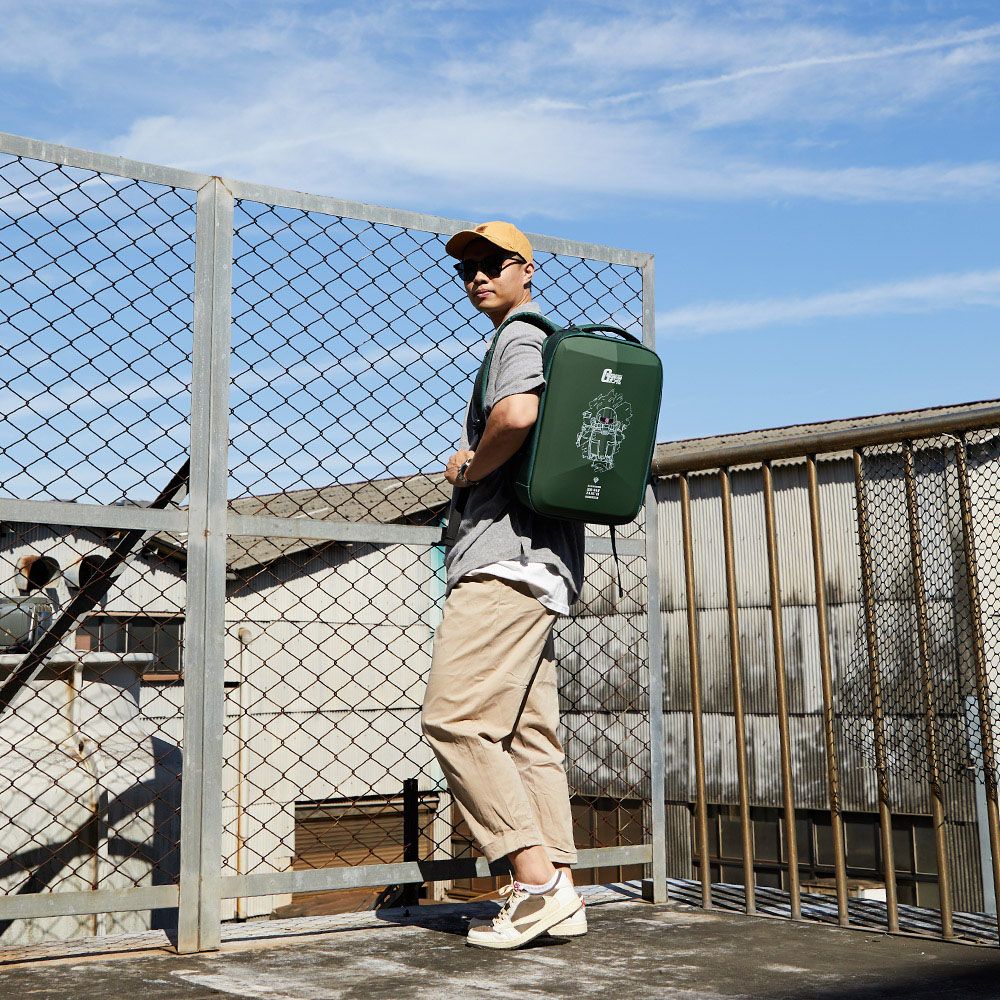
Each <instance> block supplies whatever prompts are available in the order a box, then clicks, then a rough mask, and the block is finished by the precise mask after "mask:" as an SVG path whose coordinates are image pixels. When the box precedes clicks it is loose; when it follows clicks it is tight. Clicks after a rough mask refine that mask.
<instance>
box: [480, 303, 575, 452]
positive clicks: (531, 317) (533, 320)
mask: <svg viewBox="0 0 1000 1000" xmlns="http://www.w3.org/2000/svg"><path fill="white" fill-rule="evenodd" d="M517 322H524V323H530V324H531V325H532V326H537V327H538V328H539V329H540V330H543V331H544V332H545V333H546V334H551V333H555V332H557V331H558V330H561V329H562V327H561V326H560V325H559V324H558V323H553V322H552V320H550V319H549V318H548V317H546V316H542V315H541V313H536V312H519V313H515V314H514V315H513V316H509V317H508V318H507V319H505V320H504V321H503V322H502V323H501V324H500V325H499V326H498V327H497V331H496V333H495V334H493V339H492V340H491V341H490V346H489V347H488V348H487V350H486V356H485V357H484V358H483V363H482V364H481V365H480V366H479V372H478V373H477V374H476V382H475V385H474V387H473V390H472V415H473V419H474V420H475V423H476V429H477V431H478V433H479V434H480V435H481V434H482V433H483V428H484V427H485V425H486V387H487V385H488V384H489V381H490V367H491V366H492V364H493V352H494V351H495V350H496V347H497V344H498V343H499V342H500V334H501V333H503V331H504V330H505V329H506V328H507V326H508V325H509V324H511V323H517Z"/></svg>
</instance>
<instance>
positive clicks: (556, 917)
mask: <svg viewBox="0 0 1000 1000" xmlns="http://www.w3.org/2000/svg"><path fill="white" fill-rule="evenodd" d="M582 906H583V900H582V899H580V898H579V897H577V899H576V900H575V901H574V902H573V903H567V904H566V905H565V906H562V907H560V908H559V909H558V910H556V911H554V912H553V913H552V914H550V919H548V920H545V921H541V920H540V921H539V922H538V924H536V925H535V926H534V927H532V928H531V930H530V931H528V932H527V933H525V934H522V935H520V936H519V937H517V938H514V939H513V940H508V941H504V940H501V939H495V940H492V941H491V940H490V939H489V938H486V939H485V940H476V939H475V938H472V937H467V938H466V939H465V943H466V944H468V945H471V946H472V947H473V948H492V949H493V950H495V951H509V950H512V949H514V948H523V947H524V945H526V944H529V943H530V942H531V941H534V940H535V938H537V937H541V936H542V935H543V934H544V933H545V932H546V931H548V930H551V929H552V928H553V927H555V926H556V924H561V923H562V922H563V921H564V920H566V919H567V917H571V916H573V914H574V913H576V911H577V910H579V909H580V907H582ZM539 925H540V926H539Z"/></svg>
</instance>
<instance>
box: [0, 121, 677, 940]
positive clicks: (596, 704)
mask: <svg viewBox="0 0 1000 1000" xmlns="http://www.w3.org/2000/svg"><path fill="white" fill-rule="evenodd" d="M0 149H2V150H4V151H5V152H3V153H2V154H0V205H2V206H3V214H2V215H0V337H2V343H0V348H2V349H3V351H4V352H5V354H6V358H7V359H8V361H7V362H5V367H4V370H3V377H2V384H0V401H2V405H3V413H4V421H3V425H2V431H0V433H2V435H3V437H2V440H0V483H2V486H0V493H2V494H3V496H2V497H0V509H2V514H0V518H2V521H0V524H2V534H0V567H2V569H3V573H2V579H0V595H2V596H0V616H2V617H0V642H2V646H3V648H2V649H0V684H2V691H0V842H2V843H3V845H4V848H5V850H4V855H5V856H6V861H5V863H4V866H3V867H2V868H0V885H2V888H3V892H4V895H3V896H2V897H0V921H2V923H0V928H2V934H0V948H2V947H3V946H6V945H8V944H19V943H23V942H25V941H34V940H42V939H45V938H50V939H51V938H66V939H68V938H72V937H77V936H80V935H82V934H107V933H112V932H114V931H120V930H135V929H140V928H143V927H151V926H152V927H157V926H162V927H170V926H176V927H177V928H178V931H177V934H178V938H177V943H178V947H179V948H180V950H182V951H187V950H195V949H198V948H207V947H212V946H213V945H214V944H215V943H217V941H218V936H219V928H218V924H219V920H220V919H227V918H232V917H236V918H244V917H250V916H264V915H272V914H278V915H293V914H297V913H315V912H332V911H336V910H343V909H352V908H357V907H370V906H374V905H384V904H386V903H387V902H391V901H393V900H398V899H400V898H406V899H411V900H412V899H414V898H415V896H414V894H415V892H416V887H417V886H419V885H420V884H421V883H426V887H425V888H424V890H423V894H424V895H426V896H427V898H428V900H430V899H437V900H440V899H444V898H447V897H448V896H449V895H450V896H451V898H465V897H468V896H469V895H475V894H478V893H481V892H482V891H488V889H489V888H490V887H491V886H492V882H491V879H492V877H493V876H492V874H491V873H490V872H489V869H488V867H487V866H486V864H485V860H484V859H482V858H478V857H477V853H478V852H476V851H475V850H474V848H473V845H471V843H470V841H469V838H468V833H467V831H466V830H464V829H463V825H462V823H461V822H460V820H459V817H458V815H457V812H456V811H455V809H454V807H453V804H452V802H451V799H450V797H449V795H448V791H447V786H446V784H445V782H444V781H443V778H442V776H441V773H440V771H439V769H438V767H437V763H436V761H435V760H434V758H433V754H432V753H431V751H430V749H429V748H428V747H427V746H426V745H425V744H424V742H423V739H422V737H421V734H420V731H419V710H420V704H421V701H422V697H423V685H424V681H425V677H426V673H427V670H428V668H429V663H430V650H431V644H432V640H433V634H434V628H435V626H436V624H437V621H438V619H439V617H440V613H441V605H442V601H443V597H444V574H443V550H442V548H441V546H440V536H441V523H442V519H443V518H444V516H445V514H446V513H447V505H448V502H449V499H450V488H449V487H448V486H447V483H446V481H445V480H444V477H443V474H442V471H441V470H442V469H443V466H444V463H445V460H446V458H447V457H448V456H449V455H450V454H451V452H452V451H453V450H454V448H455V447H456V443H457V438H458V430H459V423H460V419H461V417H462V414H463V412H464V406H465V403H466V399H467V396H468V393H469V391H470V388H471V380H472V377H473V375H474V373H475V371H476V369H477V367H478V364H479V359H480V358H481V356H482V353H483V350H484V348H485V344H486V333H487V332H488V326H489V324H488V323H486V322H485V320H484V319H483V318H480V317H475V314H474V310H473V309H472V307H471V306H470V305H469V304H468V302H467V300H466V299H465V295H464V290H463V287H462V286H461V284H460V283H458V282H457V281H456V280H455V275H454V272H453V270H452V268H451V261H450V259H449V258H448V257H447V256H446V255H445V253H444V243H445V242H446V240H447V237H448V235H449V234H450V233H451V232H454V231H456V230H457V229H459V228H461V224H459V223H457V222H455V223H452V222H448V221H447V220H439V219H431V218H427V217H421V216H415V215H411V214H407V213H400V212H393V211H390V210H384V209H373V208H369V207H367V206H359V205H348V204H345V203H342V202H336V201H333V200H332V199H324V198H318V197H317V198H313V197H310V196H303V195H297V194H293V193H291V192H283V191H278V190H274V189H263V188H258V187H255V186H252V185H245V184H239V183H237V182H230V181H226V182H221V181H219V180H218V179H213V178H208V177H201V176H198V175H193V174H186V173H183V172H181V171H173V170H167V169H165V168H158V167H153V166H150V165H147V164H137V163H129V162H126V161H119V160H114V159H112V158H108V157H102V156H98V155H96V154H89V153H85V152H81V151H76V150H66V149H61V148H54V147H49V146H43V145H42V144H37V143H33V142H31V141H28V140H20V139H16V138H15V137H2V138H0ZM536 247H537V256H536V263H537V265H538V272H537V276H536V283H535V297H536V300H538V301H539V302H540V304H541V305H542V308H543V309H544V310H545V311H546V312H547V313H548V314H549V315H550V316H552V317H554V318H556V319H558V320H560V321H562V322H564V323H569V322H572V321H578V322H579V321H590V322H595V321H601V320H605V321H606V320H609V319H610V320H611V321H612V322H614V323H616V324H618V325H621V326H623V327H626V328H627V329H630V330H632V331H633V332H636V333H645V336H646V339H647V342H648V341H649V340H650V338H651V305H652V291H651V265H650V263H649V261H648V258H646V257H645V256H644V255H641V254H633V253H629V252H625V251H615V250H605V249H604V248H598V247H588V246H583V245H576V244H569V243H566V242H564V241H558V240H552V239H547V238H544V237H540V238H538V239H537V241H536ZM643 521H644V517H643V516H640V518H639V519H638V520H637V521H636V522H635V523H634V524H633V525H628V526H625V528H623V529H622V531H621V532H620V537H621V541H620V542H619V552H620V557H621V570H622V577H623V583H624V593H623V595H622V597H621V599H620V600H617V601H616V600H615V599H614V588H613V580H614V579H615V567H614V564H613V562H612V561H611V559H610V558H609V553H610V547H609V545H608V540H607V539H606V538H604V537H602V536H601V534H600V533H599V532H595V533H594V534H592V535H591V536H590V538H589V539H588V557H587V559H588V565H587V586H586V589H585V592H584V594H583V595H581V599H580V601H579V602H578V604H577V605H576V606H575V607H574V609H573V613H572V615H571V617H569V618H567V619H564V620H562V621H561V622H560V623H559V626H558V628H557V634H556V638H555V642H556V651H557V656H558V659H559V662H560V677H561V687H562V711H563V730H562V738H563V743H564V748H565V752H566V765H567V770H568V773H569V775H570V784H571V789H572V794H573V804H574V816H575V818H576V821H577V824H578V826H577V836H578V845H579V846H580V847H581V848H583V849H584V853H583V860H582V862H581V863H582V864H585V865H590V866H591V869H592V870H591V871H590V878H592V879H598V878H605V879H607V878H608V877H610V876H612V875H614V876H615V877H617V878H620V877H623V875H626V874H627V875H637V874H641V873H643V872H644V871H645V870H646V868H647V866H648V865H649V864H650V863H651V861H652V859H653V848H652V846H651V841H652V840H653V838H654V831H653V825H654V822H655V818H656V816H655V814H656V807H655V806H654V805H653V804H652V803H651V796H650V789H651V784H652V781H653V771H654V768H655V766H656V764H655V762H654V760H653V757H654V756H655V753H654V752H653V751H652V747H654V746H656V743H657V741H656V740H655V739H654V738H653V736H652V734H653V732H654V730H655V726H656V718H655V715H656V713H655V711H654V708H655V706H656V705H657V704H658V702H659V699H657V698H654V699H652V700H651V699H650V683H651V681H650V672H649V662H650V660H651V659H652V660H653V661H654V662H659V653H658V647H657V645H656V642H657V640H656V637H655V635H652V636H651V634H650V632H649V627H648V616H647V607H646V604H647V591H648V589H649V588H648V587H647V580H646V558H647V552H646V539H645V533H644V529H643ZM654 619H655V616H654ZM653 683H654V684H655V683H656V680H654V681H653ZM651 713H652V714H651ZM651 726H652V727H653V729H651ZM651 754H652V756H651ZM661 839H662V838H661ZM661 874H662V873H661ZM586 877H587V876H586V874H584V880H585V879H586Z"/></svg>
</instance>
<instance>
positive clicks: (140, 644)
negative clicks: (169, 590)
mask: <svg viewBox="0 0 1000 1000" xmlns="http://www.w3.org/2000/svg"><path fill="white" fill-rule="evenodd" d="M77 648H78V649H81V650H90V651H92V652H108V653H152V654H153V656H155V657H156V659H155V660H154V662H153V663H151V664H150V665H149V666H148V667H147V668H146V670H145V673H144V674H143V680H147V681H175V680H178V679H180V676H181V662H182V653H183V649H184V620H183V619H182V618H179V617H176V616H172V617H169V618H167V617H162V618H155V617H135V616H133V617H129V618H119V617H115V616H112V615H100V616H97V615H95V616H93V617H91V618H88V619H87V621H86V622H85V623H84V624H83V625H82V626H81V627H80V628H79V629H78V630H77Z"/></svg>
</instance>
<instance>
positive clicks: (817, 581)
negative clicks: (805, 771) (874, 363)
mask: <svg viewBox="0 0 1000 1000" xmlns="http://www.w3.org/2000/svg"><path fill="white" fill-rule="evenodd" d="M806 472H807V476H808V481H809V525H810V529H811V533H812V552H813V579H814V586H815V594H816V632H817V638H818V642H819V666H820V673H821V676H822V685H823V740H824V743H825V746H826V782H827V798H828V801H829V803H830V831H831V836H832V840H833V862H834V876H835V879H836V883H837V922H838V923H839V924H840V926H841V927H849V926H850V923H851V919H850V913H849V911H848V908H847V855H846V852H845V850H844V817H843V814H842V812H841V798H840V767H839V763H838V759H837V737H836V733H835V731H834V720H835V717H834V701H833V671H832V669H831V666H830V623H829V620H828V617H827V606H826V567H825V563H824V558H823V523H822V515H821V511H820V503H819V482H818V480H817V475H816V456H815V455H810V456H809V457H808V458H807V460H806Z"/></svg>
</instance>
